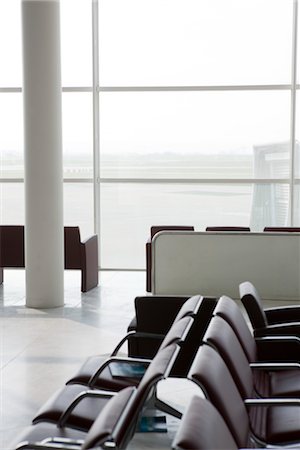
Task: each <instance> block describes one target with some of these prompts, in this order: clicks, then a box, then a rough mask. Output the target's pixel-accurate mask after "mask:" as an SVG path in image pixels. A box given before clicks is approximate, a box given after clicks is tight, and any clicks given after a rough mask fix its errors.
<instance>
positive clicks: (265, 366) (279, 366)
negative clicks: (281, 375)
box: [250, 363, 300, 371]
mask: <svg viewBox="0 0 300 450" xmlns="http://www.w3.org/2000/svg"><path fill="white" fill-rule="evenodd" d="M250 367H251V369H256V370H272V371H275V370H276V371H277V370H297V369H300V364H299V363H276V364H274V363H251V364H250Z"/></svg>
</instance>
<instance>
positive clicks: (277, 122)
mask: <svg viewBox="0 0 300 450" xmlns="http://www.w3.org/2000/svg"><path fill="white" fill-rule="evenodd" d="M289 117H290V93H289V92H287V91H251V92H250V91H247V92H245V91H225V92H176V93H174V92H159V93H158V92H156V93H153V92H151V93H149V92H144V93H141V92H139V93H124V92H123V93H103V94H101V121H100V139H101V145H100V146H101V176H102V177H105V178H106V177H107V178H109V177H113V178H115V177H119V178H122V177H129V178H183V179H191V178H196V179H199V178H208V179H212V178H228V179H232V178H236V179H237V178H252V177H254V178H287V177H288V168H289V135H290V125H289Z"/></svg>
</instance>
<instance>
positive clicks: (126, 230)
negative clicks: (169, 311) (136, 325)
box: [101, 183, 252, 268]
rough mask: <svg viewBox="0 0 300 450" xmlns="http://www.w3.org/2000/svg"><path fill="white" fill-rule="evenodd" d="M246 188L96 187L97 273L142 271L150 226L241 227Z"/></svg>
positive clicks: (245, 220)
mask: <svg viewBox="0 0 300 450" xmlns="http://www.w3.org/2000/svg"><path fill="white" fill-rule="evenodd" d="M251 201H252V187H251V186H250V185H244V186H242V185H221V184H220V185H213V184H212V185H208V184H206V185H198V184H195V185H194V184H161V183H157V184H156V183H155V184H139V183H135V184H130V183H129V184H124V183H120V184H119V183H118V184H112V183H103V184H102V185H101V208H102V214H101V218H102V220H101V258H102V260H101V264H102V267H103V268H145V243H146V240H147V239H148V236H149V231H150V227H151V225H160V224H172V225H194V226H195V228H196V229H197V230H198V231H201V230H204V229H205V228H206V226H208V225H241V226H248V225H249V222H250V212H251Z"/></svg>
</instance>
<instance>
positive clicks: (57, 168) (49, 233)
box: [22, 0, 64, 308]
mask: <svg viewBox="0 0 300 450" xmlns="http://www.w3.org/2000/svg"><path fill="white" fill-rule="evenodd" d="M59 7H60V4H59V1H57V0H40V1H36V0H22V25H23V67H24V69H23V98H24V147H25V268H26V306H28V307H33V308H53V307H57V306H62V305H63V304H64V241H63V240H64V234H63V171H62V117H61V116H62V113H61V65H60V14H59Z"/></svg>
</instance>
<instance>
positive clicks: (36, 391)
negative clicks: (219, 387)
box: [0, 270, 199, 450]
mask: <svg viewBox="0 0 300 450" xmlns="http://www.w3.org/2000/svg"><path fill="white" fill-rule="evenodd" d="M100 277H101V281H100V286H99V287H98V288H96V289H93V290H92V291H90V292H89V293H86V294H82V293H81V292H80V274H79V272H77V271H68V272H65V307H64V308H55V309H47V310H38V309H29V308H26V307H25V274H24V271H23V270H6V271H5V281H4V284H3V285H2V286H0V333H1V334H0V337H1V340H0V349H1V351H0V363H1V378H0V385H1V397H0V407H1V408H0V449H1V450H8V449H10V448H11V447H10V443H11V442H12V440H14V439H15V437H16V435H18V434H19V433H20V432H21V430H22V429H23V428H24V427H26V426H27V425H29V424H30V422H31V419H32V417H33V416H34V414H35V413H36V411H37V410H38V408H39V407H40V406H41V405H42V404H43V403H44V402H45V401H46V400H47V399H48V398H49V396H50V395H51V394H53V392H55V391H56V390H57V389H58V388H60V387H62V385H63V384H64V383H65V381H66V380H67V379H68V378H69V377H70V376H72V375H73V374H74V373H75V371H76V370H77V368H78V367H79V366H80V365H81V364H82V362H83V361H84V360H85V358H86V357H87V356H89V355H91V354H103V355H105V354H109V353H110V352H111V350H112V349H113V348H114V346H115V344H117V342H118V341H119V339H120V338H121V337H122V336H123V335H124V334H125V333H126V328H127V325H128V323H129V322H130V320H131V318H132V317H133V315H134V307H133V300H134V297H135V296H137V295H143V294H145V288H144V286H145V273H144V272H103V273H101V274H100ZM124 350H125V349H124ZM187 383H188V382H184V381H182V382H179V381H177V380H170V381H167V382H163V383H162V384H161V385H160V386H159V389H160V392H161V396H162V398H163V397H165V398H168V399H169V400H171V401H172V400H174V401H175V402H176V404H177V405H178V404H179V405H180V406H182V408H183V409H184V406H185V405H186V403H187V401H188V399H189V398H190V395H191V394H192V393H193V392H195V386H191V383H188V384H187ZM197 392H199V391H198V390H197ZM187 394H188V395H187ZM177 426H178V422H177V420H176V419H172V418H170V417H168V430H169V431H168V433H167V434H163V433H161V434H157V433H148V434H137V435H136V437H135V439H134V440H133V441H132V444H131V445H130V448H133V449H143V448H145V449H148V448H170V442H171V440H172V436H173V435H174V432H175V430H176V428H177Z"/></svg>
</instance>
